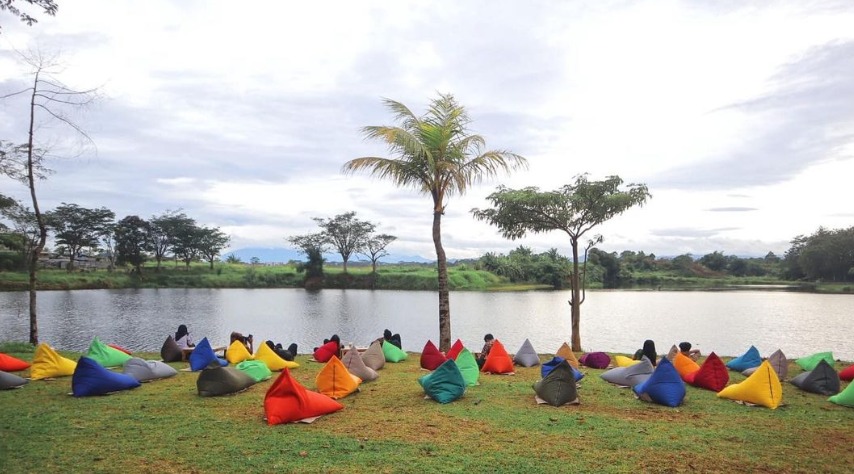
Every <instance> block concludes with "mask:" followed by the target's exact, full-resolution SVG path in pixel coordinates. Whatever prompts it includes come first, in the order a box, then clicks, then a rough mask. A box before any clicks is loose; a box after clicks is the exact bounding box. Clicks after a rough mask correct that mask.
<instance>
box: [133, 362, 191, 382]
mask: <svg viewBox="0 0 854 474" xmlns="http://www.w3.org/2000/svg"><path fill="white" fill-rule="evenodd" d="M123 372H124V373H125V375H130V376H131V377H133V378H135V379H137V380H138V381H140V382H148V381H149V380H157V379H164V378H166V377H172V376H173V375H176V374H177V373H178V371H177V370H175V369H174V368H173V367H172V366H170V365H168V364H166V363H165V362H160V361H159V360H143V359H140V358H139V357H131V358H130V359H129V360H128V361H127V362H125V365H124V370H123Z"/></svg>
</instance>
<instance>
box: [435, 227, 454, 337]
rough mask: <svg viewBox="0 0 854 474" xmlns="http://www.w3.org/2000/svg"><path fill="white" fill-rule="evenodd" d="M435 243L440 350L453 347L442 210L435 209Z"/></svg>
mask: <svg viewBox="0 0 854 474" xmlns="http://www.w3.org/2000/svg"><path fill="white" fill-rule="evenodd" d="M433 244H434V245H435V246H436V265H437V269H438V271H439V350H440V351H442V352H447V351H449V350H450V349H451V298H450V294H449V292H448V261H447V257H446V256H445V249H444V247H442V212H441V211H433Z"/></svg>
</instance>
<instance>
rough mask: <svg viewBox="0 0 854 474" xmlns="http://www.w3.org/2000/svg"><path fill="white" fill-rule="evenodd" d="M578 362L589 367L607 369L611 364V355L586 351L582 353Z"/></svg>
mask: <svg viewBox="0 0 854 474" xmlns="http://www.w3.org/2000/svg"><path fill="white" fill-rule="evenodd" d="M578 362H579V363H580V364H581V365H583V366H585V367H590V368H591V369H607V368H608V366H609V365H611V356H609V355H608V354H606V353H604V352H588V353H586V354H584V355H582V356H581V358H580V359H578Z"/></svg>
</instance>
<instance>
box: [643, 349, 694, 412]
mask: <svg viewBox="0 0 854 474" xmlns="http://www.w3.org/2000/svg"><path fill="white" fill-rule="evenodd" d="M632 390H633V391H634V392H635V394H636V395H637V396H638V398H640V399H641V400H644V401H647V402H653V403H657V404H659V405H664V406H668V407H678V406H679V405H681V404H682V401H683V400H684V399H685V393H686V390H685V382H683V381H682V377H680V376H679V372H677V371H676V368H675V367H673V364H672V363H671V362H670V360H668V359H667V358H666V357H665V358H664V359H662V360H661V362H659V363H658V365H657V366H656V367H655V370H654V371H653V372H652V375H650V377H649V378H648V379H646V380H644V381H643V382H641V383H639V384H637V385H635V386H634V387H632Z"/></svg>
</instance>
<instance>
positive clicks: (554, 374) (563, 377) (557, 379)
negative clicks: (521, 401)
mask: <svg viewBox="0 0 854 474" xmlns="http://www.w3.org/2000/svg"><path fill="white" fill-rule="evenodd" d="M533 387H534V392H535V393H536V394H537V398H539V400H542V401H544V402H545V403H548V404H549V405H551V406H554V407H559V406H561V405H565V404H567V403H572V404H577V403H579V402H578V389H577V387H576V386H575V376H574V375H573V367H572V366H571V365H569V362H567V361H566V359H562V360H561V362H560V363H559V364H558V365H557V366H556V367H555V368H554V369H552V370H551V371H550V372H549V373H548V375H546V376H545V377H543V378H542V379H540V380H539V381H538V382H536V383H534V386H533ZM539 400H538V401H539Z"/></svg>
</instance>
